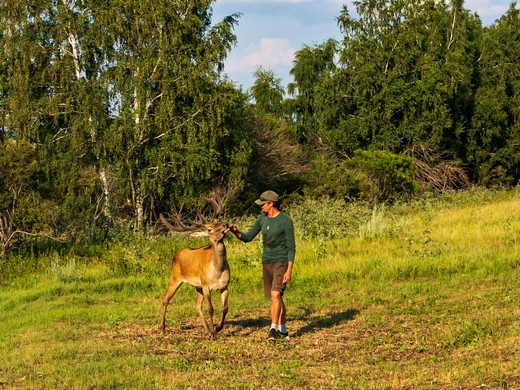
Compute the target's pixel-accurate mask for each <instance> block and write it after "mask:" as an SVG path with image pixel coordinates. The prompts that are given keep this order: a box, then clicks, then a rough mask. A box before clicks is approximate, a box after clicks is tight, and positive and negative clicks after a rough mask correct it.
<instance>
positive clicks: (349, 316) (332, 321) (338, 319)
mask: <svg viewBox="0 0 520 390" xmlns="http://www.w3.org/2000/svg"><path fill="white" fill-rule="evenodd" d="M358 314H359V310H356V309H348V310H345V311H341V312H336V313H331V314H328V315H325V316H317V317H313V316H312V313H310V312H308V311H307V312H306V313H305V314H304V315H303V316H301V317H300V318H299V319H301V320H303V321H305V322H307V325H304V326H302V327H301V328H300V329H298V330H296V332H295V334H294V335H295V336H301V335H302V334H303V333H313V332H316V331H317V330H320V329H324V328H332V327H333V326H336V325H339V324H341V323H343V322H347V321H352V320H353V319H354V318H356V316H357V315H358Z"/></svg>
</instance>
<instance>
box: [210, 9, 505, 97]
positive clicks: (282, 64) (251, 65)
mask: <svg viewBox="0 0 520 390" xmlns="http://www.w3.org/2000/svg"><path fill="white" fill-rule="evenodd" d="M511 3H512V0H466V1H465V2H464V7H465V8H467V9H469V10H470V11H472V12H476V13H477V14H478V15H479V16H480V18H481V19H482V22H483V24H484V25H490V24H492V23H493V22H494V21H495V20H496V19H498V18H500V16H502V15H503V14H504V13H505V12H506V11H507V9H508V8H509V6H510V4H511ZM343 4H346V5H347V7H348V10H349V12H350V14H351V15H355V7H354V5H353V2H352V1H344V0H217V1H216V2H215V3H214V5H213V21H214V22H216V21H219V20H221V19H222V18H224V17H225V16H227V15H230V14H233V13H237V12H240V13H242V16H241V17H240V19H239V21H238V26H237V27H236V28H235V33H236V35H237V40H238V42H237V45H236V47H235V48H234V49H233V50H232V51H231V52H230V53H229V56H228V59H227V60H226V63H225V72H226V73H227V74H228V76H229V78H230V79H231V80H233V81H234V82H235V83H236V84H237V85H238V86H242V87H243V88H244V89H247V88H249V87H250V86H251V85H252V83H253V80H254V78H253V73H254V71H255V70H256V68H257V67H258V66H262V67H263V68H264V69H270V70H273V71H274V73H275V74H276V76H277V77H278V78H280V79H281V80H282V85H283V86H284V87H285V86H286V85H287V83H289V82H291V81H292V78H291V77H290V75H289V71H290V69H291V68H292V62H293V59H294V53H295V52H296V51H297V50H299V49H301V48H302V47H303V46H305V45H310V46H312V45H315V44H320V43H322V42H323V41H325V40H327V39H329V38H335V39H340V38H341V35H340V30H339V28H338V26H337V24H336V19H337V17H338V16H339V14H340V12H341V9H342V6H343Z"/></svg>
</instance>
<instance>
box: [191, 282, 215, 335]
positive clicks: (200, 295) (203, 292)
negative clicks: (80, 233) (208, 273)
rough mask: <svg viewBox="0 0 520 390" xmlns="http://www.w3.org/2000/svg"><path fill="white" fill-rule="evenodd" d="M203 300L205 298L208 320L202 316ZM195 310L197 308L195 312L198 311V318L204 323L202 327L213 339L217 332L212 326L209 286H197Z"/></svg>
mask: <svg viewBox="0 0 520 390" xmlns="http://www.w3.org/2000/svg"><path fill="white" fill-rule="evenodd" d="M204 300H206V304H207V306H208V316H209V321H206V318H205V317H204V313H203V311H202V302H203V301H204ZM195 310H197V313H199V318H200V320H201V321H202V325H204V329H206V332H208V334H209V335H210V337H211V338H212V339H215V338H216V336H217V332H215V328H214V327H213V305H212V304H211V291H209V288H207V287H202V288H197V297H196V299H195Z"/></svg>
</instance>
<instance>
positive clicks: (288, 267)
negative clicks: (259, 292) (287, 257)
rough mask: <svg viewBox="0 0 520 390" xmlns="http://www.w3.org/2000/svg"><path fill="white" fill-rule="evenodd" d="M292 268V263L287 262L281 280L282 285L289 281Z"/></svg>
mask: <svg viewBox="0 0 520 390" xmlns="http://www.w3.org/2000/svg"><path fill="white" fill-rule="evenodd" d="M292 266H293V262H292V261H289V263H288V264H287V271H285V273H284V274H283V280H282V283H283V284H287V283H289V282H290V281H291V275H292Z"/></svg>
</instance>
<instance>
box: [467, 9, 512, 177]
mask: <svg viewBox="0 0 520 390" xmlns="http://www.w3.org/2000/svg"><path fill="white" fill-rule="evenodd" d="M519 15H520V12H519V10H518V9H517V6H516V3H512V4H511V6H510V8H509V10H508V11H507V13H506V14H505V15H504V16H503V17H501V18H500V19H499V20H498V21H497V23H496V24H495V25H493V26H491V27H489V28H487V29H485V31H484V38H483V41H482V55H481V57H480V58H479V62H478V65H479V76H480V82H479V88H478V90H477V93H476V106H475V113H474V115H473V117H472V120H471V127H470V130H469V135H468V144H469V146H468V160H469V162H470V163H472V164H473V166H474V170H475V175H476V179H477V180H478V181H479V182H481V183H482V184H485V185H496V184H508V185H516V184H517V183H518V181H519V180H520V153H519V152H518V151H519V147H520V121H519V118H520V69H519V67H518V63H519V62H520V16H519Z"/></svg>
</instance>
